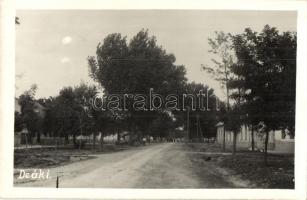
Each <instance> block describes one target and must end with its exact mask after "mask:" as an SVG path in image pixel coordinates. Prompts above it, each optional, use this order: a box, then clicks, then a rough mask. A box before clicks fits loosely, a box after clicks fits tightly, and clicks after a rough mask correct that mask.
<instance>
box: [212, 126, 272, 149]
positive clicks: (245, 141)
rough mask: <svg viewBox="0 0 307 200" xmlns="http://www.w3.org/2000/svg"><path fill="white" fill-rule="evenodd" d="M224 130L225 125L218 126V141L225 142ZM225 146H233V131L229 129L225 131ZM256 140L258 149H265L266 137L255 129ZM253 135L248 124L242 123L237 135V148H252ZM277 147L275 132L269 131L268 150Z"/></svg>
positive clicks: (219, 142)
mask: <svg viewBox="0 0 307 200" xmlns="http://www.w3.org/2000/svg"><path fill="white" fill-rule="evenodd" d="M223 131H224V126H218V127H217V143H218V144H223ZM225 136H226V137H225V146H226V148H228V149H229V148H232V145H233V132H232V131H227V130H226V132H225ZM254 142H255V148H256V149H264V137H262V136H261V135H260V134H258V133H257V132H256V131H254ZM251 143H252V135H251V130H250V128H249V127H248V126H247V125H242V126H241V130H240V132H239V133H238V135H237V143H236V144H237V149H239V150H244V149H245V150H246V149H249V148H251V146H252V144H251ZM274 148H275V138H274V132H273V131H271V132H269V141H268V150H273V149H274Z"/></svg>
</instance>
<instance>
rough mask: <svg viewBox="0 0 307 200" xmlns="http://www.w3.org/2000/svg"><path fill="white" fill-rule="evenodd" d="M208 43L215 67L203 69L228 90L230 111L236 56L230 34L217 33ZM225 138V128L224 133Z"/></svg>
mask: <svg viewBox="0 0 307 200" xmlns="http://www.w3.org/2000/svg"><path fill="white" fill-rule="evenodd" d="M208 43H209V45H210V47H211V49H210V50H209V52H210V53H212V54H213V55H214V56H215V58H212V59H211V60H212V62H213V66H212V67H211V66H208V65H202V69H203V70H205V71H206V72H207V73H209V74H211V75H212V77H213V78H214V79H215V80H217V81H218V82H219V83H220V84H221V87H222V88H225V90H226V108H227V111H229V110H230V88H229V80H231V79H232V78H233V77H234V74H233V73H232V71H231V66H232V65H233V64H234V54H233V51H232V43H231V36H230V34H226V33H224V32H222V31H220V32H215V37H214V38H209V39H208ZM223 137H224V138H225V137H226V135H225V128H224V132H223ZM222 150H223V151H225V140H223V145H222Z"/></svg>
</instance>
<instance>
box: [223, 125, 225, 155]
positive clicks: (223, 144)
mask: <svg viewBox="0 0 307 200" xmlns="http://www.w3.org/2000/svg"><path fill="white" fill-rule="evenodd" d="M225 151H226V130H225V125H224V127H223V152H225Z"/></svg>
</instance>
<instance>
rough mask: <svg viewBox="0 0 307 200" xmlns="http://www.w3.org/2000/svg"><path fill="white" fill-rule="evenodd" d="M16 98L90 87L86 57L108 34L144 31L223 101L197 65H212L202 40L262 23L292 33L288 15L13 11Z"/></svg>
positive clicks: (293, 16)
mask: <svg viewBox="0 0 307 200" xmlns="http://www.w3.org/2000/svg"><path fill="white" fill-rule="evenodd" d="M16 15H17V16H18V17H19V18H20V25H16V97H18V96H19V95H20V94H22V93H23V92H24V91H25V90H27V89H29V88H30V87H31V85H32V84H34V83H35V84H37V86H38V90H37V93H36V98H42V97H46V98H47V97H49V96H55V95H58V93H59V91H60V89H61V88H63V87H65V86H76V85H78V84H80V83H81V82H86V83H89V84H94V82H93V81H92V80H91V79H90V78H89V76H88V65H87V57H88V56H94V55H95V51H96V47H97V45H98V43H99V42H103V39H104V38H105V37H106V36H107V35H108V34H111V33H121V34H122V35H123V36H127V38H128V41H129V40H130V39H131V38H132V37H133V36H134V35H135V34H137V33H138V32H139V31H140V30H141V29H148V30H149V34H150V35H154V36H156V38H157V43H158V45H162V46H163V48H164V49H165V50H166V52H167V53H173V54H174V55H175V57H176V64H178V65H184V66H185V67H186V69H187V78H188V81H190V82H191V81H195V82H197V83H204V84H206V85H208V86H209V87H211V88H213V89H214V90H215V93H216V94H217V95H218V96H219V97H220V98H222V99H223V98H224V90H223V89H221V87H220V85H219V84H218V83H217V82H216V81H214V80H213V79H212V77H210V76H209V75H208V74H206V73H205V72H204V71H201V65H202V64H207V65H212V64H213V63H212V62H211V58H213V57H214V56H213V55H212V54H210V53H209V52H208V51H209V50H210V46H209V45H208V38H212V37H214V32H215V31H224V32H226V33H233V34H235V33H242V32H243V31H244V29H245V28H247V27H250V28H252V29H253V30H255V31H258V32H259V31H261V30H262V28H263V27H264V25H266V24H269V25H270V26H274V27H277V29H278V30H279V31H296V25H297V21H296V18H297V15H296V12H294V11H239V10H227V11H226V10H17V11H16Z"/></svg>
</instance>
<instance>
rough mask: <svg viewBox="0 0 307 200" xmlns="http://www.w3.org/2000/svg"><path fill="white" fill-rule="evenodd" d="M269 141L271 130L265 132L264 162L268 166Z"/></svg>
mask: <svg viewBox="0 0 307 200" xmlns="http://www.w3.org/2000/svg"><path fill="white" fill-rule="evenodd" d="M268 143H269V131H268V130H267V131H266V132H265V141H264V164H265V166H268Z"/></svg>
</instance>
